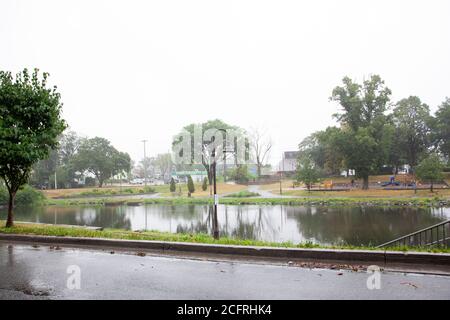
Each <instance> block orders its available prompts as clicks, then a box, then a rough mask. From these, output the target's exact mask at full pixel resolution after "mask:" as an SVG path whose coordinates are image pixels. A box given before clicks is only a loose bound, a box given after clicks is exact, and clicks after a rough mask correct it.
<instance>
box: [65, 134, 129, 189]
mask: <svg viewBox="0 0 450 320" xmlns="http://www.w3.org/2000/svg"><path fill="white" fill-rule="evenodd" d="M74 163H75V166H76V168H77V169H78V170H80V171H85V170H86V171H88V172H90V173H92V174H94V175H95V177H96V178H97V180H98V183H99V187H102V186H103V183H104V181H105V180H107V179H109V178H110V177H112V176H114V175H117V174H120V173H123V172H124V171H125V172H128V171H130V165H131V159H130V156H129V155H128V154H127V153H124V152H119V151H117V150H116V148H114V147H113V146H112V145H111V144H110V142H109V141H108V140H106V139H105V138H100V137H95V138H92V139H86V140H85V141H83V142H82V143H81V145H80V147H79V149H78V153H77V155H76V157H75V159H74Z"/></svg>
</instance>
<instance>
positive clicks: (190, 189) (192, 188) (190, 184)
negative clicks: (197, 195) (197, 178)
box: [187, 175, 195, 193]
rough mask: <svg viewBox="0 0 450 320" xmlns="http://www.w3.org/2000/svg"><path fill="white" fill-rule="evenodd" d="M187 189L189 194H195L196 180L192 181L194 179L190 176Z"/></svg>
mask: <svg viewBox="0 0 450 320" xmlns="http://www.w3.org/2000/svg"><path fill="white" fill-rule="evenodd" d="M187 187H188V192H189V193H194V192H195V186H194V180H192V177H191V176H190V175H189V176H188V181H187Z"/></svg>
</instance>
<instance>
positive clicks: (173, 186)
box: [169, 178, 177, 192]
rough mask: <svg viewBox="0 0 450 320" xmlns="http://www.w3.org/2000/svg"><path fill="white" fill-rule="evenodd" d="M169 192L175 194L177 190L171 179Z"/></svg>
mask: <svg viewBox="0 0 450 320" xmlns="http://www.w3.org/2000/svg"><path fill="white" fill-rule="evenodd" d="M169 190H170V192H175V191H176V190H177V186H176V184H175V180H174V179H173V178H171V179H170V187H169Z"/></svg>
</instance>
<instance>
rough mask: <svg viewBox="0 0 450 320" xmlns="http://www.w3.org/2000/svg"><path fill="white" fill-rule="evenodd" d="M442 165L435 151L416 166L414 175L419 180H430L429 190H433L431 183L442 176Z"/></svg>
mask: <svg viewBox="0 0 450 320" xmlns="http://www.w3.org/2000/svg"><path fill="white" fill-rule="evenodd" d="M443 168H444V165H443V164H442V161H441V159H440V157H439V155H437V154H436V153H432V154H430V155H429V156H428V157H426V158H425V159H423V160H422V161H421V162H420V163H419V165H418V166H417V167H416V175H417V177H418V178H419V179H420V180H421V181H429V182H430V191H431V192H433V184H434V182H436V181H439V180H442V179H443V178H444V176H443V174H442V170H443Z"/></svg>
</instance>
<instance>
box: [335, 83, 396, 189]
mask: <svg viewBox="0 0 450 320" xmlns="http://www.w3.org/2000/svg"><path fill="white" fill-rule="evenodd" d="M343 84H344V85H343V86H338V87H336V88H335V89H334V90H333V93H332V96H331V100H333V101H336V102H338V103H339V104H340V105H341V107H342V112H341V113H338V114H335V117H336V118H337V119H338V121H339V122H340V124H341V130H342V133H343V135H342V136H341V137H338V141H340V142H343V143H344V145H341V150H343V157H344V160H345V163H346V165H347V166H348V167H349V168H351V169H355V171H356V175H357V176H358V177H360V178H362V179H363V189H368V188H369V175H370V174H371V173H373V172H375V171H376V170H377V168H379V167H381V166H382V165H383V164H384V163H385V161H386V158H387V154H388V152H387V144H386V141H388V136H387V133H389V131H385V128H386V126H387V125H388V119H387V116H386V115H385V112H386V110H387V109H388V107H389V101H390V95H391V90H390V89H388V88H387V87H386V86H385V84H384V81H383V80H382V79H381V78H380V77H379V76H377V75H373V76H371V77H370V79H369V80H366V81H364V82H363V84H362V85H360V84H357V83H354V82H353V81H352V80H351V79H350V78H348V77H345V78H344V79H343ZM366 143H367V144H366ZM348 144H352V145H348ZM356 147H358V148H359V149H357V148H356Z"/></svg>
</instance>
